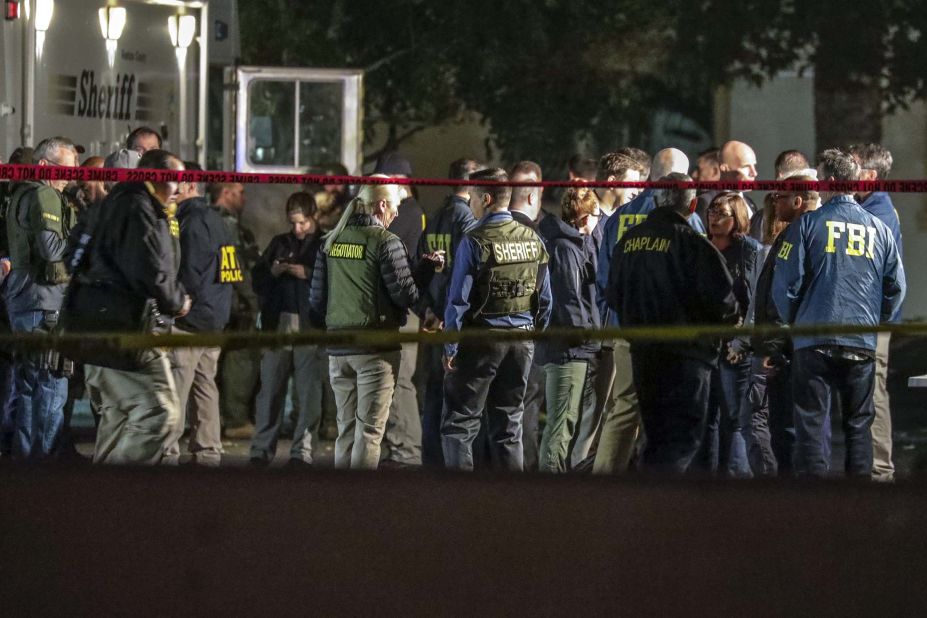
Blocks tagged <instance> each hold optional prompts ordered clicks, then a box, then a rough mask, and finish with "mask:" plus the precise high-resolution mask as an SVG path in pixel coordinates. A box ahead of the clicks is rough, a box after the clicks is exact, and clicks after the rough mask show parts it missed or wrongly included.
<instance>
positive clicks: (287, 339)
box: [0, 322, 927, 355]
mask: <svg viewBox="0 0 927 618" xmlns="http://www.w3.org/2000/svg"><path fill="white" fill-rule="evenodd" d="M877 332H878V333H892V334H895V335H911V336H925V335H927V322H910V323H904V324H883V325H880V326H859V325H842V324H836V325H834V324H830V325H827V324H825V325H806V326H794V327H789V328H784V327H781V326H773V325H762V326H748V327H734V326H723V325H704V326H698V325H692V326H664V327H653V328H649V327H648V328H641V327H637V328H602V329H594V330H592V329H589V330H586V329H570V328H551V329H547V330H544V331H526V330H520V329H507V330H496V329H485V328H465V329H464V330H462V331H454V332H447V331H442V332H417V333H416V332H397V331H380V330H373V329H370V330H344V331H324V330H307V331H303V332H299V333H263V332H250V333H198V334H182V335H180V334H178V335H152V334H142V333H100V334H87V333H81V334H67V333H63V334H33V333H16V334H4V335H0V348H3V349H6V350H12V351H17V352H38V351H43V350H50V349H56V350H59V351H61V352H62V353H63V354H65V355H67V354H68V352H69V351H71V352H72V353H73V352H79V351H80V350H91V349H92V350H99V349H106V350H139V349H143V348H191V347H222V348H226V349H248V348H251V349H254V348H274V347H283V346H303V345H317V346H364V347H368V346H369V347H373V348H377V347H385V346H391V345H397V344H401V343H422V344H432V345H440V344H444V343H451V342H459V343H464V344H476V345H479V344H483V345H486V344H487V343H498V342H510V341H531V340H533V341H541V342H543V341H553V340H556V341H558V342H566V343H582V342H584V341H609V340H615V339H625V340H627V341H631V342H634V341H638V342H640V341H647V342H648V343H649V342H656V341H667V342H673V341H691V340H695V339H722V338H735V337H740V338H748V337H769V336H774V337H788V338H792V339H794V338H796V337H807V336H822V335H854V334H867V333H877Z"/></svg>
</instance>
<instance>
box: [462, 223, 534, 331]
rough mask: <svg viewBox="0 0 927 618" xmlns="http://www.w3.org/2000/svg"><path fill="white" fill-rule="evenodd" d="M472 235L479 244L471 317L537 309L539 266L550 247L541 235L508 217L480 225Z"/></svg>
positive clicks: (513, 313) (486, 316)
mask: <svg viewBox="0 0 927 618" xmlns="http://www.w3.org/2000/svg"><path fill="white" fill-rule="evenodd" d="M470 238H472V239H473V240H474V241H475V242H476V244H477V245H478V246H479V248H480V266H479V271H478V274H477V277H476V281H475V282H474V286H473V288H474V289H473V294H472V296H471V303H470V306H471V307H472V309H471V314H470V319H471V320H473V319H475V318H478V317H484V318H491V317H501V316H506V315H515V314H518V313H525V312H531V311H534V310H535V307H534V302H533V300H534V293H535V290H536V289H537V280H538V266H539V265H540V264H546V263H547V250H546V249H545V248H544V243H543V242H542V241H541V239H540V238H539V237H538V235H537V234H535V233H534V231H533V230H532V229H531V228H529V227H527V226H525V225H522V224H520V223H518V222H516V221H513V220H508V221H502V222H500V223H489V224H486V225H482V226H479V227H477V228H476V229H474V230H473V231H472V232H470Z"/></svg>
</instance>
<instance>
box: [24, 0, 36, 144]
mask: <svg viewBox="0 0 927 618" xmlns="http://www.w3.org/2000/svg"><path fill="white" fill-rule="evenodd" d="M25 2H28V3H29V5H30V7H31V10H30V11H28V19H24V20H23V22H22V24H23V53H22V57H23V58H22V60H23V77H22V80H23V83H22V86H23V91H22V95H23V96H22V101H23V103H22V125H21V126H20V139H21V140H22V143H21V144H20V145H21V146H33V145H34V144H33V143H32V131H33V126H34V123H35V0H25Z"/></svg>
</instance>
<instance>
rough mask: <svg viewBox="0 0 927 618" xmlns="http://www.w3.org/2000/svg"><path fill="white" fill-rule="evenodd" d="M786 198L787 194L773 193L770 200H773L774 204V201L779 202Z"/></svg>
mask: <svg viewBox="0 0 927 618" xmlns="http://www.w3.org/2000/svg"><path fill="white" fill-rule="evenodd" d="M788 197H789V194H788V193H773V194H772V200H773V201H774V202H775V201H776V200H781V199H783V198H788Z"/></svg>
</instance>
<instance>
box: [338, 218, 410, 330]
mask: <svg viewBox="0 0 927 618" xmlns="http://www.w3.org/2000/svg"><path fill="white" fill-rule="evenodd" d="M391 236H392V234H391V233H390V232H388V231H386V229H385V228H383V227H381V226H379V225H368V226H351V225H349V226H347V227H345V228H344V230H343V231H342V232H341V234H339V235H338V238H336V239H335V242H334V243H332V246H331V248H330V249H329V251H328V256H327V260H326V261H327V267H328V307H327V310H326V317H325V322H326V324H327V325H328V328H329V329H330V330H337V329H345V328H365V327H368V326H374V327H378V328H398V327H399V321H400V316H399V315H398V310H397V309H396V308H395V307H394V306H393V303H392V301H391V300H390V299H389V297H388V295H387V292H386V290H385V289H384V284H383V281H382V277H381V276H380V247H381V246H382V245H383V243H384V242H386V240H387V239H388V238H390V237H391Z"/></svg>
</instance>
